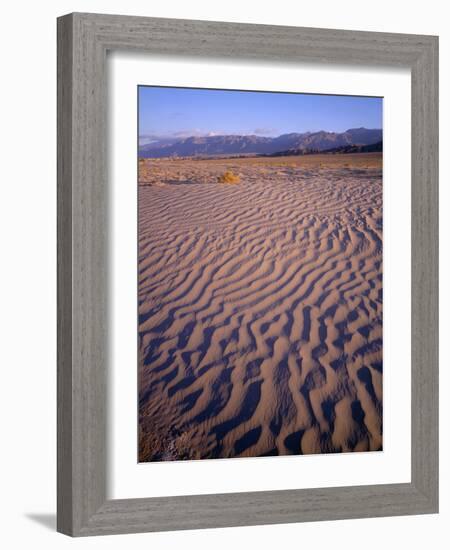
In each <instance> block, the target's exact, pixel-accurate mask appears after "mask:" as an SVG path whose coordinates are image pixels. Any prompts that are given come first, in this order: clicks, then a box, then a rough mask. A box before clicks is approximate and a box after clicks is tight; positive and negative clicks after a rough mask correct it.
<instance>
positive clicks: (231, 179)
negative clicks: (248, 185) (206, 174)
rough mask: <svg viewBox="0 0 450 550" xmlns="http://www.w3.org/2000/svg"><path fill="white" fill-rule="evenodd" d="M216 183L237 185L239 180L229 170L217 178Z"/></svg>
mask: <svg viewBox="0 0 450 550" xmlns="http://www.w3.org/2000/svg"><path fill="white" fill-rule="evenodd" d="M217 181H218V182H219V183H239V182H240V181H241V179H240V177H239V176H236V175H235V174H233V172H231V170H227V171H226V172H225V173H224V174H222V175H221V176H219V177H218V178H217Z"/></svg>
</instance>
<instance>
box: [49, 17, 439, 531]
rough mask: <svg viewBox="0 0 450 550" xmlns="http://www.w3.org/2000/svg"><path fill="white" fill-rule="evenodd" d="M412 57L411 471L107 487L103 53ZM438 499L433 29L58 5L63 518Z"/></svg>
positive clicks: (186, 519)
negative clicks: (220, 490)
mask: <svg viewBox="0 0 450 550" xmlns="http://www.w3.org/2000/svg"><path fill="white" fill-rule="evenodd" d="M124 49H128V50H130V49H131V50H135V51H137V52H148V53H149V54H152V53H153V54H161V53H162V54H171V55H185V54H186V52H189V55H190V56H215V57H221V56H222V57H228V58H247V59H255V60H256V59H263V60H272V61H273V60H275V61H276V60H279V61H292V62H296V61H308V62H317V63H333V64H342V63H344V64H349V63H356V64H364V65H369V66H374V65H389V66H399V67H408V68H410V69H411V74H412V90H411V92H412V136H411V138H412V243H411V245H412V296H411V298H412V395H411V404H412V408H411V414H412V434H411V436H412V449H411V457H412V464H411V467H412V480H411V483H402V484H390V485H373V486H353V487H338V488H326V489H301V490H287V491H266V492H252V493H233V494H211V495H193V496H179V497H164V498H145V499H129V500H108V499H107V497H106V495H107V493H106V483H107V479H106V475H107V472H106V462H107V456H106V451H105V449H106V423H107V418H106V397H107V396H106V383H107V364H108V363H107V362H108V355H107V341H108V334H107V326H108V323H107V322H106V321H107V315H108V300H107V294H108V293H107V284H106V282H107V280H108V274H107V265H108V262H107V251H108V180H107V159H106V146H105V143H106V103H107V102H106V96H107V81H106V53H107V51H108V50H124ZM437 511H438V38H437V37H435V36H416V35H405V34H387V33H372V32H354V31H344V30H327V29H310V28H295V27H277V26H266V25H247V24H236V23H217V22H208V21H187V20H176V19H153V18H143V17H124V16H116V15H96V14H82V13H74V14H70V15H66V16H64V17H61V18H59V19H58V530H59V531H61V532H63V533H66V534H69V535H73V536H82V535H100V534H111V533H131V532H139V531H163V530H175V529H194V528H207V527H227V526H237V525H258V524H269V523H288V522H302V521H317V520H331V519H343V518H361V517H371V516H394V515H405V514H427V513H435V512H437Z"/></svg>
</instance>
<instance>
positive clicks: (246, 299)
mask: <svg viewBox="0 0 450 550" xmlns="http://www.w3.org/2000/svg"><path fill="white" fill-rule="evenodd" d="M225 170H232V171H233V172H234V173H235V174H239V175H240V183H239V184H235V185H228V184H221V183H217V177H218V176H219V175H220V174H223V172H224V171H225ZM139 179H140V185H139V398H140V406H139V426H140V442H139V459H140V461H150V460H177V459H198V458H220V457H235V456H240V457H242V456H264V455H285V454H302V453H303V454H307V453H329V452H349V451H369V450H371V451H374V450H380V449H381V447H382V176H381V155H378V154H372V155H364V154H361V155H335V156H323V155H318V156H308V157H296V158H292V157H289V158H286V159H235V160H233V159H229V160H214V161H213V160H205V161H194V160H176V161H172V160H164V161H155V160H147V161H142V162H140V176H139Z"/></svg>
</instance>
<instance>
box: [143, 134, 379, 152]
mask: <svg viewBox="0 0 450 550" xmlns="http://www.w3.org/2000/svg"><path fill="white" fill-rule="evenodd" d="M381 140H382V130H378V129H367V128H353V129H350V130H347V131H346V132H342V133H337V132H325V131H320V132H305V133H301V134H299V133H291V134H283V135H281V136H278V137H275V138H272V137H262V136H254V135H250V136H240V135H227V136H205V137H197V136H192V137H187V138H181V139H176V140H172V141H168V140H164V141H157V142H153V143H148V144H146V145H142V146H141V147H139V156H140V157H142V158H164V157H195V156H220V155H224V156H227V155H270V154H274V153H280V154H303V153H308V152H320V151H325V150H328V149H333V148H338V147H345V146H360V145H361V146H363V145H371V144H374V143H377V142H380V141H381ZM289 151H292V152H291V153H290V152H289Z"/></svg>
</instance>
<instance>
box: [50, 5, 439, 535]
mask: <svg viewBox="0 0 450 550" xmlns="http://www.w3.org/2000/svg"><path fill="white" fill-rule="evenodd" d="M437 47H438V42H437V38H436V37H432V36H416V35H400V34H385V33H367V32H354V31H341V30H323V29H305V28H295V27H271V26H263V25H244V24H229V23H214V22H206V21H184V20H170V19H152V18H140V17H123V16H110V15H95V14H70V15H67V16H64V17H62V18H60V19H59V20H58V86H59V88H58V311H59V321H58V530H59V531H61V532H63V533H66V534H70V535H73V536H84V535H96V534H112V533H126V532H139V531H158V530H175V529H189V528H203V527H204V528H206V527H224V526H237V525H257V524H267V523H287V522H297V521H317V520H326V519H340V518H359V517H370V516H381V515H402V514H423V513H435V512H437V509H438V431H437V429H438V403H437V387H438V386H437V383H438V365H437V323H438V317H437V273H438V271H437V248H438V247H437V244H438V241H437V239H438V233H437V231H438V229H437V174H438V172H437V162H438V147H437V144H438V141H437V139H438V137H437V136H438V122H437V121H438V117H437V115H438V102H437V98H438V77H437V59H438V57H437V56H438V54H437Z"/></svg>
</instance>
